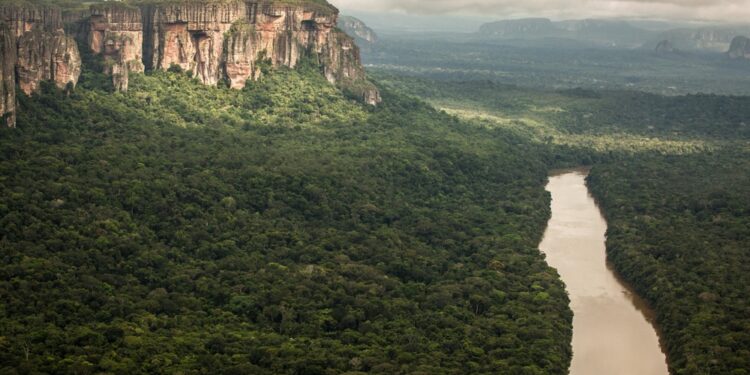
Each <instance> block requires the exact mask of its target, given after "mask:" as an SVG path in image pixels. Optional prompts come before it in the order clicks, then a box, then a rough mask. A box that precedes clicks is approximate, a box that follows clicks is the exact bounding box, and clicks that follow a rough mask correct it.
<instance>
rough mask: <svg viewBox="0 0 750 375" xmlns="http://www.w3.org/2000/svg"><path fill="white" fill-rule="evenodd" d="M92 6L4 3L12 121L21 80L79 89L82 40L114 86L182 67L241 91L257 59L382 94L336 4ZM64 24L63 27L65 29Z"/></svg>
mask: <svg viewBox="0 0 750 375" xmlns="http://www.w3.org/2000/svg"><path fill="white" fill-rule="evenodd" d="M135 4H140V5H138V6H133V5H130V4H128V3H127V2H107V3H100V4H95V5H92V6H91V7H90V9H88V10H80V9H75V10H71V11H68V12H66V13H65V14H64V15H63V13H62V12H61V11H60V9H58V8H56V7H47V6H33V5H29V6H15V5H11V6H0V22H4V24H5V26H4V28H3V29H0V30H4V31H0V33H2V34H1V35H0V40H1V41H2V50H1V51H0V53H1V54H2V55H1V56H0V58H1V63H2V65H0V73H2V82H0V86H1V87H2V89H1V91H0V95H2V107H0V112H2V114H3V119H4V120H5V121H6V124H8V125H11V126H12V125H14V124H15V120H14V119H15V116H14V113H15V100H14V95H15V92H14V91H15V87H16V85H18V87H20V89H21V90H22V91H23V92H24V93H26V94H31V93H33V92H34V91H36V90H38V89H39V87H40V85H41V82H43V81H51V82H54V83H55V84H56V85H57V86H58V87H60V88H65V87H67V86H69V85H73V86H75V84H76V83H77V82H78V78H79V76H80V74H81V56H80V53H79V50H78V44H77V43H76V40H75V39H74V38H73V36H75V38H77V39H78V40H79V41H80V42H81V44H83V45H86V46H87V48H88V49H89V50H90V52H91V53H93V54H94V55H99V56H101V57H102V59H103V62H104V64H103V66H104V73H106V74H109V75H111V76H112V82H113V84H114V87H115V89H116V90H118V91H126V90H127V89H128V83H129V75H130V73H132V72H143V71H145V70H148V69H155V70H167V69H169V68H171V67H174V66H177V67H179V68H181V69H182V70H183V71H189V72H192V74H193V75H194V76H195V78H197V79H198V80H200V81H201V82H203V83H205V84H207V85H217V84H218V83H219V82H222V81H226V82H228V84H229V86H231V87H232V88H234V89H241V88H243V87H244V86H245V82H246V81H247V80H248V79H258V78H260V76H261V69H260V65H262V64H263V63H268V64H270V65H271V66H274V67H280V66H285V67H289V68H294V67H296V66H297V65H298V64H299V63H300V61H301V60H302V59H303V58H309V59H313V60H315V61H316V62H317V63H318V64H319V65H320V67H321V73H322V74H324V75H325V77H326V78H327V79H328V81H330V82H331V83H333V84H336V85H338V86H339V87H341V88H342V89H343V90H344V91H346V92H347V93H348V94H350V95H356V96H357V97H359V98H360V99H361V100H363V101H364V102H366V103H369V104H373V105H375V104H377V103H379V102H380V101H381V99H380V93H379V92H378V90H377V88H376V87H375V86H374V85H373V84H372V83H370V82H369V81H368V80H367V78H366V76H365V72H364V69H363V68H362V64H361V61H360V54H359V48H358V47H357V46H356V44H355V43H354V40H353V39H352V38H351V37H349V36H348V35H346V34H344V33H343V32H341V31H339V30H338V29H336V23H337V20H338V10H337V9H336V8H334V7H333V6H331V5H330V4H327V3H325V2H321V1H309V2H307V1H294V2H290V1H284V0H260V1H258V0H221V1H219V0H207V1H195V0H175V1H168V2H167V1H165V2H142V3H141V2H138V3H135ZM66 29H67V30H68V34H66V31H65V30H66Z"/></svg>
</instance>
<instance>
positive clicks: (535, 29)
mask: <svg viewBox="0 0 750 375" xmlns="http://www.w3.org/2000/svg"><path fill="white" fill-rule="evenodd" d="M670 26H672V27H674V26H682V27H677V28H669V29H668V27H670ZM747 34H750V26H742V25H736V26H719V25H713V26H712V25H701V26H697V27H692V26H691V25H690V24H681V25H680V24H670V23H664V22H656V21H654V22H645V21H632V22H631V21H621V20H601V19H585V20H569V21H557V22H555V21H551V20H549V19H546V18H525V19H517V20H503V21H497V22H491V23H486V24H484V25H482V26H481V27H480V29H479V35H481V36H482V37H484V38H497V39H521V40H539V39H558V40H560V39H570V40H576V41H580V42H588V43H593V44H594V45H598V46H606V47H620V48H639V47H643V48H646V49H651V50H656V49H657V47H659V50H661V51H662V52H663V51H664V50H665V47H670V48H671V49H674V50H680V51H705V52H726V51H727V50H728V49H729V47H730V44H731V43H732V39H733V38H734V37H735V36H737V35H747ZM664 42H668V45H667V44H665V43H664Z"/></svg>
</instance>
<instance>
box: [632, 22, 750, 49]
mask: <svg viewBox="0 0 750 375" xmlns="http://www.w3.org/2000/svg"><path fill="white" fill-rule="evenodd" d="M746 33H750V27H721V26H708V27H700V28H679V29H672V30H667V31H664V32H662V33H659V34H658V35H657V36H654V37H653V38H652V39H651V41H650V42H649V43H647V45H646V47H650V48H654V46H655V45H656V44H658V43H659V42H660V41H664V40H667V41H669V42H670V43H671V44H672V45H673V46H674V47H675V48H678V49H680V50H685V51H707V52H726V51H727V50H728V49H729V46H730V44H731V43H732V38H734V37H735V36H737V35H743V34H746Z"/></svg>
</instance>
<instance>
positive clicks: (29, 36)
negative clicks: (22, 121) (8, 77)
mask: <svg viewBox="0 0 750 375" xmlns="http://www.w3.org/2000/svg"><path fill="white" fill-rule="evenodd" d="M16 75H17V77H18V86H19V87H20V88H21V91H23V92H24V93H25V94H26V95H31V94H32V93H34V92H35V91H36V90H38V89H39V86H40V84H41V82H42V81H52V82H54V83H55V85H57V87H59V88H65V87H67V85H68V84H71V85H73V87H75V85H76V83H78V77H79V76H80V75H81V56H80V55H79V53H78V46H77V44H76V42H75V40H73V38H71V37H68V36H66V35H65V33H64V32H63V31H62V30H58V31H55V32H54V33H49V32H45V31H42V30H39V29H34V30H32V31H29V32H26V33H24V34H23V35H21V36H20V37H19V38H18V60H17V61H16Z"/></svg>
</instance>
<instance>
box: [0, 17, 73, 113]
mask: <svg viewBox="0 0 750 375" xmlns="http://www.w3.org/2000/svg"><path fill="white" fill-rule="evenodd" d="M0 23H3V24H4V26H3V27H2V28H0V34H1V35H0V39H2V47H1V48H0V55H2V56H1V59H2V66H0V71H2V76H1V78H2V82H0V86H2V90H0V94H1V95H2V102H3V103H2V107H0V112H2V113H3V119H4V122H5V125H7V126H11V127H12V126H15V87H16V85H17V86H18V87H19V88H20V89H21V91H23V92H24V93H25V94H27V95H30V94H32V93H33V92H35V91H36V90H38V89H39V87H40V85H41V82H42V81H51V82H54V83H55V84H56V85H57V86H58V87H60V88H65V87H67V86H68V85H73V86H75V84H76V83H77V82H78V77H79V76H80V74H81V57H80V54H79V53H78V46H77V45H76V42H75V40H74V39H73V38H71V37H70V36H67V35H66V34H65V31H64V30H63V19H62V13H61V11H60V9H59V8H56V7H47V6H36V5H26V6H17V5H6V6H0Z"/></svg>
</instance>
